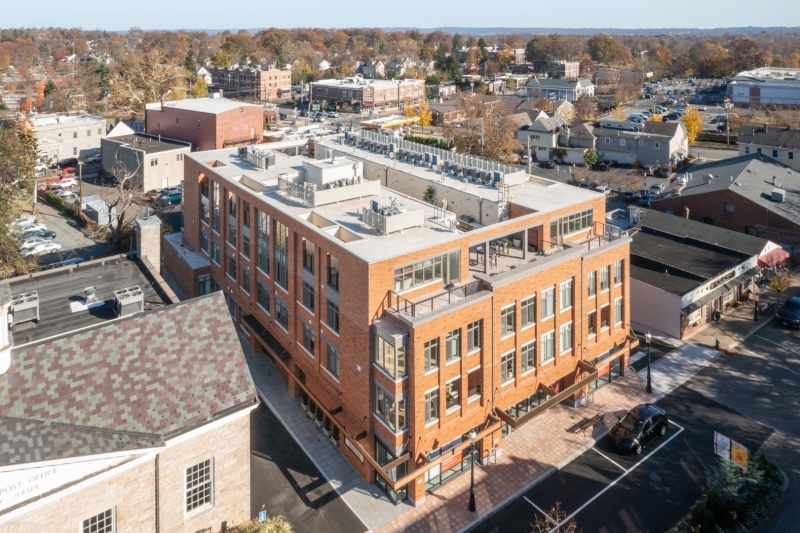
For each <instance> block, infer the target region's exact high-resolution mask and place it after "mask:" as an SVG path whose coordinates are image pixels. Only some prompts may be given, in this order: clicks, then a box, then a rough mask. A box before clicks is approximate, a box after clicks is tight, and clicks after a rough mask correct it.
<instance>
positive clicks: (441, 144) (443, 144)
mask: <svg viewBox="0 0 800 533" xmlns="http://www.w3.org/2000/svg"><path fill="white" fill-rule="evenodd" d="M405 140H407V141H411V142H413V143H419V144H424V145H427V146H434V147H436V148H441V149H442V150H449V149H450V146H449V145H448V144H447V141H445V140H444V139H437V138H436V137H419V136H417V135H406V136H405Z"/></svg>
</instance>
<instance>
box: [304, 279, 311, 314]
mask: <svg viewBox="0 0 800 533" xmlns="http://www.w3.org/2000/svg"><path fill="white" fill-rule="evenodd" d="M303 306H305V308H306V309H308V310H309V311H311V312H312V313H313V312H314V286H313V285H310V284H308V283H306V282H305V281H304V282H303Z"/></svg>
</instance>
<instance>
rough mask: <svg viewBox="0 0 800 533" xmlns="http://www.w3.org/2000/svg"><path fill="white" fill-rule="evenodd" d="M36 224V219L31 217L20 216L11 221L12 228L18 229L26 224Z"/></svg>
mask: <svg viewBox="0 0 800 533" xmlns="http://www.w3.org/2000/svg"><path fill="white" fill-rule="evenodd" d="M34 222H36V217H35V216H33V215H22V216H21V217H19V218H16V219H14V220H12V221H11V227H12V228H19V227H21V226H25V225H27V224H32V223H34Z"/></svg>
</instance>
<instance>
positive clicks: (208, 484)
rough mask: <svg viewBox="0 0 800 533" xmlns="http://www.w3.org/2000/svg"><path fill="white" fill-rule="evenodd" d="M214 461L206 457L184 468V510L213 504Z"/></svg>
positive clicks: (189, 510) (190, 510)
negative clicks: (200, 461)
mask: <svg viewBox="0 0 800 533" xmlns="http://www.w3.org/2000/svg"><path fill="white" fill-rule="evenodd" d="M213 481H214V461H213V460H212V459H206V460H205V461H203V462H202V463H198V464H196V465H194V466H191V467H189V468H187V469H186V512H187V513H189V512H192V511H194V510H195V509H199V508H200V507H203V506H205V505H213V495H214V484H213Z"/></svg>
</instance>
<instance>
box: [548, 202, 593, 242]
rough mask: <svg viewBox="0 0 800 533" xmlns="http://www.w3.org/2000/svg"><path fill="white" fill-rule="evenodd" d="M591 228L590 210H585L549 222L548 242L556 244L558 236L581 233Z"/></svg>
mask: <svg viewBox="0 0 800 533" xmlns="http://www.w3.org/2000/svg"><path fill="white" fill-rule="evenodd" d="M591 226H592V210H591V209H587V210H586V211H581V212H580V213H574V214H572V215H568V216H565V217H562V218H559V219H558V220H554V221H552V222H550V240H552V241H553V242H557V240H558V237H559V236H563V235H569V234H571V233H577V232H579V231H583V230H585V229H587V228H590V227H591Z"/></svg>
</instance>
